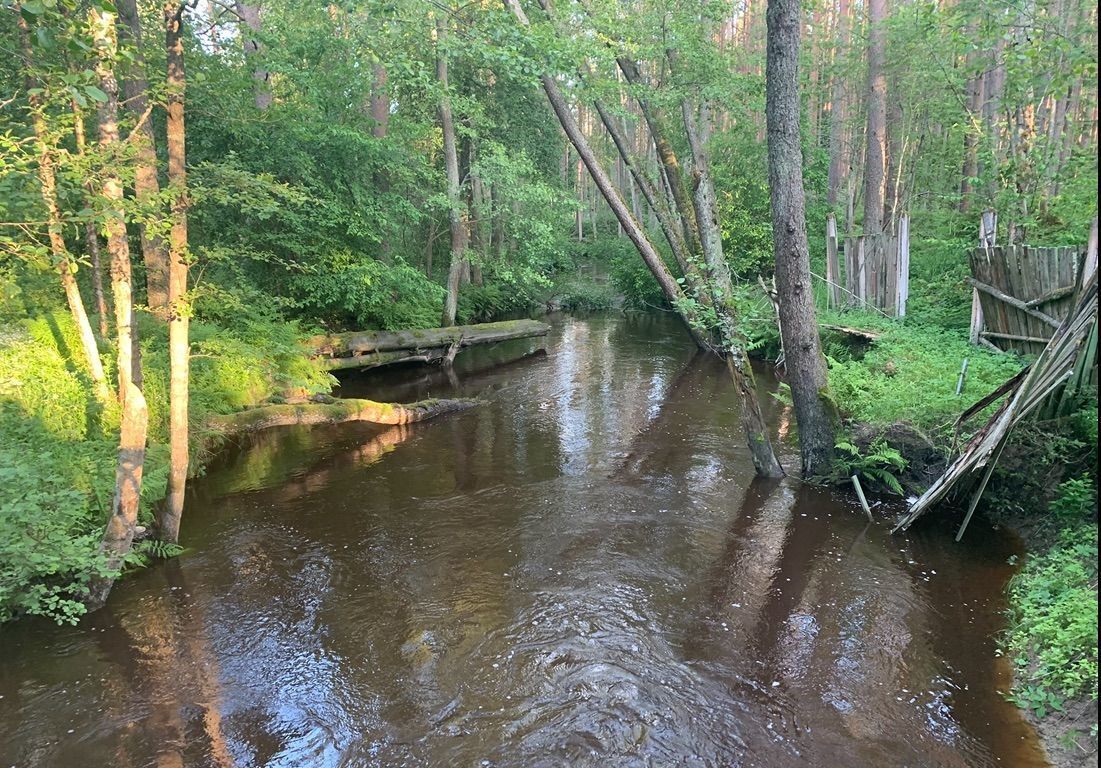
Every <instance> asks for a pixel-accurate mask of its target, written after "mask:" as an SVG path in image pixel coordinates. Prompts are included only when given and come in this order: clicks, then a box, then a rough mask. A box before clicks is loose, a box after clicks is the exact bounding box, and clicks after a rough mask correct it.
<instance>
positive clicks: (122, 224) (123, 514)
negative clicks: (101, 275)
mask: <svg viewBox="0 0 1101 768" xmlns="http://www.w3.org/2000/svg"><path fill="white" fill-rule="evenodd" d="M112 9H113V6H111V5H109V4H107V3H103V4H97V5H94V6H93V7H92V9H91V10H90V11H89V26H90V29H91V33H92V39H93V42H94V45H95V52H96V65H95V72H96V76H97V79H98V80H99V88H100V90H101V91H102V92H103V93H104V95H105V98H104V101H103V103H102V104H101V105H100V108H99V143H100V146H101V147H102V149H103V151H104V154H105V155H106V156H108V157H111V156H114V155H116V154H117V152H118V145H119V127H118V108H119V107H118V92H119V89H118V80H117V79H116V77H115V62H116V60H117V58H118V38H117V37H116V32H115V21H116V19H115V13H114V11H113V10H112ZM102 197H103V201H104V207H105V208H106V211H105V215H106V221H105V222H104V228H105V229H106V230H107V252H108V254H109V255H110V257H111V292H112V293H113V294H114V300H115V329H116V330H115V335H116V338H117V339H118V385H119V397H120V399H121V401H122V427H121V430H120V434H119V452H118V467H117V470H116V473H115V499H114V503H113V504H112V507H111V517H110V518H109V519H108V521H107V528H106V530H105V531H104V534H103V542H102V544H101V545H100V546H101V550H102V551H103V553H104V555H105V556H106V559H107V563H106V564H107V568H108V571H109V572H117V571H118V569H119V568H120V567H121V566H122V561H123V558H124V557H125V556H126V554H127V553H129V551H130V547H131V544H132V543H133V540H134V529H135V528H136V527H137V523H138V504H139V501H140V498H141V482H142V472H143V470H144V467H145V440H146V434H147V431H148V426H149V411H148V408H147V406H146V403H145V396H144V395H143V394H142V391H141V388H140V387H139V386H138V384H137V382H135V381H134V377H133V371H134V355H135V352H136V350H135V349H134V345H133V339H132V334H131V325H130V324H131V322H132V320H133V298H132V286H131V275H130V244H129V241H128V240H127V237H126V219H125V211H124V209H123V188H122V179H121V178H120V177H119V175H118V169H117V168H115V167H113V166H111V165H109V166H107V167H106V168H105V169H104V172H103V188H102ZM113 583H114V579H113V578H112V577H110V576H98V577H96V578H94V579H93V580H92V582H91V583H90V584H89V588H88V589H89V603H90V604H92V605H93V606H95V605H101V604H102V603H103V602H104V601H105V600H106V599H107V595H108V594H109V593H110V591H111V586H112V584H113Z"/></svg>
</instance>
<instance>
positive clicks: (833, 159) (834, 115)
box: [826, 0, 849, 213]
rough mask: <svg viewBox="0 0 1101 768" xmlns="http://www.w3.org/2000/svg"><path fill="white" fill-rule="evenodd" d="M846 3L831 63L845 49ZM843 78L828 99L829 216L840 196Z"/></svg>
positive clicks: (839, 76)
mask: <svg viewBox="0 0 1101 768" xmlns="http://www.w3.org/2000/svg"><path fill="white" fill-rule="evenodd" d="M848 35H849V0H840V2H839V4H838V8H837V40H836V43H835V45H834V63H835V64H836V62H837V59H838V58H840V57H841V55H842V52H843V51H844V50H845V49H846V46H847V45H848ZM844 156H845V76H844V75H843V74H842V73H840V72H835V73H834V76H833V88H832V95H831V96H830V165H829V171H828V189H827V192H826V205H827V206H829V209H830V211H831V212H834V213H836V212H837V201H838V197H839V196H840V193H841V175H842V173H844V172H845V170H846V169H845V165H844Z"/></svg>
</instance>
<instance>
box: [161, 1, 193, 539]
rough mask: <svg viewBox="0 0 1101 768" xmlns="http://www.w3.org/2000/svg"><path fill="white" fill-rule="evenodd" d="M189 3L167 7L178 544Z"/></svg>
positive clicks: (173, 531)
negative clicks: (186, 11)
mask: <svg viewBox="0 0 1101 768" xmlns="http://www.w3.org/2000/svg"><path fill="white" fill-rule="evenodd" d="M183 10H184V6H182V5H179V6H176V5H174V4H173V3H172V2H171V1H170V2H168V3H166V4H165V7H164V23H165V38H164V43H165V45H164V47H165V52H166V64H167V78H166V85H167V100H168V119H167V128H166V134H167V137H168V141H167V146H168V187H169V190H171V192H172V229H171V232H170V234H169V267H168V309H169V314H168V360H169V371H170V374H169V415H168V419H169V421H168V435H169V454H170V460H169V473H168V494H167V498H166V499H165V502H164V504H163V505H162V507H161V509H160V512H159V514H158V515H157V530H158V534H159V536H160V538H161V539H162V540H163V541H170V542H173V543H175V542H176V541H177V540H178V539H179V535H180V519H181V518H182V516H183V507H184V494H185V490H186V487H187V466H188V386H189V379H190V371H189V368H190V360H189V357H190V353H189V344H188V324H189V318H190V317H191V305H190V302H189V301H188V296H187V267H188V261H187V259H188V254H187V208H188V196H187V169H186V165H185V162H186V145H185V140H186V133H185V130H184V89H185V87H186V83H187V81H186V77H185V73H184V50H183V39H182V30H181V27H182V26H183Z"/></svg>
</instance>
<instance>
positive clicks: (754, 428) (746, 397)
mask: <svg viewBox="0 0 1101 768" xmlns="http://www.w3.org/2000/svg"><path fill="white" fill-rule="evenodd" d="M507 5H508V7H509V9H510V10H511V11H512V13H513V15H514V16H515V17H516V19H517V21H519V22H520V24H521V25H522V26H525V27H527V26H529V23H528V19H527V15H526V14H525V13H524V10H523V8H522V7H521V6H520V3H519V0H507ZM544 9H545V4H544ZM540 79H541V80H542V83H543V90H544V91H545V92H546V94H547V100H548V101H549V102H550V105H551V109H553V110H554V113H555V115H556V116H557V117H558V121H559V123H560V124H561V125H562V129H563V130H564V131H565V132H566V136H567V137H568V138H569V139H570V142H571V143H572V144H573V145H574V148H575V149H576V150H577V152H578V154H579V155H580V157H581V159H582V161H583V162H584V163H585V167H586V168H588V170H589V175H590V176H591V177H592V179H593V182H594V183H595V184H596V187H597V189H599V190H600V193H601V194H602V195H603V196H604V199H605V201H607V203H608V207H609V208H611V209H612V213H614V214H615V216H616V219H617V220H618V221H619V223H620V224H621V225H622V226H623V230H624V232H626V233H627V236H628V237H629V238H630V239H631V242H632V243H634V245H635V248H636V249H637V250H638V252H639V255H640V256H641V257H642V259H643V261H644V262H645V263H646V265H647V266H648V267H649V268H650V271H651V272H652V273H653V275H654V277H655V278H656V279H657V281H658V285H659V286H661V288H662V292H663V294H664V295H665V297H666V299H667V300H668V301H669V303H670V304H672V305H673V306H674V307H676V308H678V313H679V314H680V316H681V319H682V320H683V321H684V323H685V325H686V327H687V328H688V331H689V333H690V334H691V335H692V338H693V339H694V340H695V341H696V343H697V345H699V346H700V348H701V349H708V348H710V347H711V345H710V343H709V339H708V338H707V333H706V331H704V330H703V329H701V327H700V323H699V322H698V319H697V318H696V317H695V314H694V313H693V312H692V310H691V309H690V308H688V307H687V306H686V303H685V302H684V301H683V298H684V293H683V291H682V290H681V288H680V286H679V285H678V284H677V282H676V280H675V279H674V278H673V276H672V274H671V273H670V272H669V269H668V267H666V266H665V263H664V262H663V261H662V259H661V256H660V254H659V253H658V251H657V249H656V248H655V247H654V245H653V243H652V242H650V239H649V237H648V236H647V234H646V232H645V231H644V230H643V229H642V226H641V225H640V224H639V222H638V221H637V220H636V219H635V218H634V217H633V216H632V215H631V212H630V210H629V209H628V207H627V204H626V203H625V202H624V201H623V198H622V196H621V195H620V194H619V191H618V190H617V189H616V187H615V185H613V184H612V182H611V179H610V178H609V177H608V173H607V171H606V170H605V169H604V167H603V166H602V165H601V164H600V162H599V161H598V160H597V158H596V156H595V155H594V154H593V151H592V148H591V147H590V146H589V143H588V140H587V139H586V138H585V135H584V134H583V133H582V132H581V130H580V129H579V128H578V125H577V123H576V121H575V120H574V119H573V115H572V114H571V113H570V110H569V107H568V106H567V104H566V101H565V99H564V98H563V97H562V93H561V91H560V90H559V88H558V84H557V83H556V82H555V80H554V78H553V77H551V76H550V75H549V74H547V73H545V72H544V73H542V74H541V75H540ZM716 223H717V222H716ZM690 224H691V225H692V229H693V230H694V231H695V233H696V234H695V237H696V238H697V242H698V238H699V233H698V228H697V226H695V225H696V221H695V219H694V218H692V219H691V220H690ZM711 266H712V267H713V266H715V265H711ZM727 279H728V280H729V272H727ZM727 295H730V294H727ZM728 317H729V318H730V320H734V316H733V315H732V314H731V315H728ZM726 351H727V352H728V355H727V364H728V366H729V368H730V373H731V376H732V378H733V379H734V383H735V386H736V388H737V389H738V392H739V394H740V395H741V397H742V403H743V405H744V406H747V407H743V409H742V415H743V419H744V421H745V431H746V436H747V439H748V444H749V449H750V452H751V454H752V456H753V463H754V466H755V467H756V469H757V472H758V474H762V475H768V476H775V475H777V474H782V473H783V470H782V469H781V468H780V465H779V462H778V461H777V460H776V456H775V454H774V453H773V451H772V445H771V443H770V442H769V439H768V431H767V428H766V425H765V423H764V419H763V418H762V416H761V411H760V407H759V405H758V401H757V393H756V386H755V382H754V380H753V369H752V368H751V367H750V366H749V360H748V359H747V358H746V357H745V355H744V349H742V348H741V347H740V345H737V344H730V346H729V348H728V349H727V350H726Z"/></svg>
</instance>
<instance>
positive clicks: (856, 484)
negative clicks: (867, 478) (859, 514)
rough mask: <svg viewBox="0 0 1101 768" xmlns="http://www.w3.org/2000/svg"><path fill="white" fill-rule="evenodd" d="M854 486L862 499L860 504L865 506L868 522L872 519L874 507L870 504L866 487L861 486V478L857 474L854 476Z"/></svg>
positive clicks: (858, 496)
mask: <svg viewBox="0 0 1101 768" xmlns="http://www.w3.org/2000/svg"><path fill="white" fill-rule="evenodd" d="M852 481H853V488H855V489H856V496H857V498H859V499H860V506H862V507H864V514H865V515H867V516H868V522H869V523H871V522H873V520H872V508H871V507H869V506H868V500H867V499H866V498H864V489H863V488H861V487H860V478H859V477H857V476H856V475H853V476H852Z"/></svg>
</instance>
